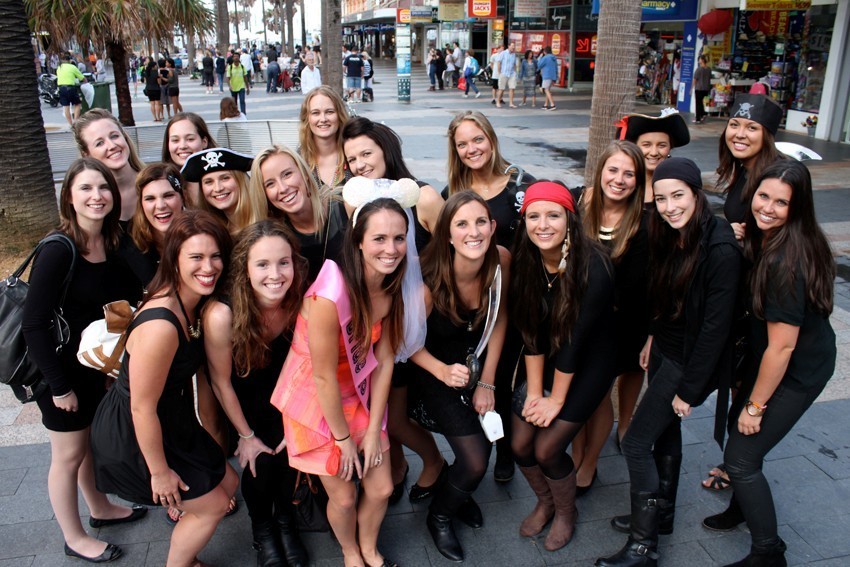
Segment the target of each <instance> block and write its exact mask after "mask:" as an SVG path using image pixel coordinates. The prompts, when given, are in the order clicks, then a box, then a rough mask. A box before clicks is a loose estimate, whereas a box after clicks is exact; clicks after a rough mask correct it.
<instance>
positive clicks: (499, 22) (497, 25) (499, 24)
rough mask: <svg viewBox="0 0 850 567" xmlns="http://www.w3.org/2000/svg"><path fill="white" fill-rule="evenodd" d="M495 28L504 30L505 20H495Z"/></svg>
mask: <svg viewBox="0 0 850 567" xmlns="http://www.w3.org/2000/svg"><path fill="white" fill-rule="evenodd" d="M493 29H494V30H504V29H505V20H493Z"/></svg>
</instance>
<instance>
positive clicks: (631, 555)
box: [596, 492, 659, 567]
mask: <svg viewBox="0 0 850 567" xmlns="http://www.w3.org/2000/svg"><path fill="white" fill-rule="evenodd" d="M631 500H632V515H631V519H630V525H631V533H630V535H629V539H628V540H627V541H626V545H624V546H623V548H622V549H621V550H620V551H618V552H617V553H615V554H614V555H612V556H610V557H600V558H599V559H597V560H596V567H656V565H658V504H659V501H658V500H659V499H658V495H657V494H655V493H652V492H632V494H631Z"/></svg>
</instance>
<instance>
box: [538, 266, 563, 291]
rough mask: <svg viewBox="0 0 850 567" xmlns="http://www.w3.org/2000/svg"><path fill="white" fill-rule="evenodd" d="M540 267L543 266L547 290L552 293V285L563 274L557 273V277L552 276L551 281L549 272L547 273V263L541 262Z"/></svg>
mask: <svg viewBox="0 0 850 567" xmlns="http://www.w3.org/2000/svg"><path fill="white" fill-rule="evenodd" d="M540 265H541V266H543V277H544V278H546V290H547V291H550V290H551V289H552V285H553V284H554V283H555V281H556V280H557V279H558V277H559V276H560V275H561V272H555V275H554V276H552V279H551V280H550V279H549V272H547V271H546V263H545V262H542V261H541V262H540Z"/></svg>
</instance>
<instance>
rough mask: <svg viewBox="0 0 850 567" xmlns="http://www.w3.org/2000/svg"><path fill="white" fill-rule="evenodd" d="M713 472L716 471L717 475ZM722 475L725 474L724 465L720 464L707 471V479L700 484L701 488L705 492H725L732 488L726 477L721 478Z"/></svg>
mask: <svg viewBox="0 0 850 567" xmlns="http://www.w3.org/2000/svg"><path fill="white" fill-rule="evenodd" d="M715 471H717V474H715ZM724 474H726V465H725V464H723V463H720V464H719V465H717V466H716V467H714V468H713V469H712V470H711V471H709V473H708V478H707V479H705V480H703V481H702V483H701V484H702V487H703V488H705V489H706V490H715V491H720V490H726V489H727V488H729V487H730V486H732V483H731V481H730V480H729V479H728V478H727V477H725V476H723V475H724Z"/></svg>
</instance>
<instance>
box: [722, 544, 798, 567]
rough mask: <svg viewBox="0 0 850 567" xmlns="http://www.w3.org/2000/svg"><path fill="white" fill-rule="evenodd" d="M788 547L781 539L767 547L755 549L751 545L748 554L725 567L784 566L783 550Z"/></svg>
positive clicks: (786, 563) (785, 563)
mask: <svg viewBox="0 0 850 567" xmlns="http://www.w3.org/2000/svg"><path fill="white" fill-rule="evenodd" d="M786 549H788V547H787V546H786V545H785V542H784V541H782V540H781V539H780V540H779V542H778V543H776V544H774V545H772V546H770V547H769V548H767V549H756V548H755V546H753V547H752V548H751V549H750V554H749V555H747V556H746V557H744V558H743V559H741V560H740V561H738V562H736V563H730V564H729V565H726V567H786V565H788V562H787V561H786V560H785V550H786Z"/></svg>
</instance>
